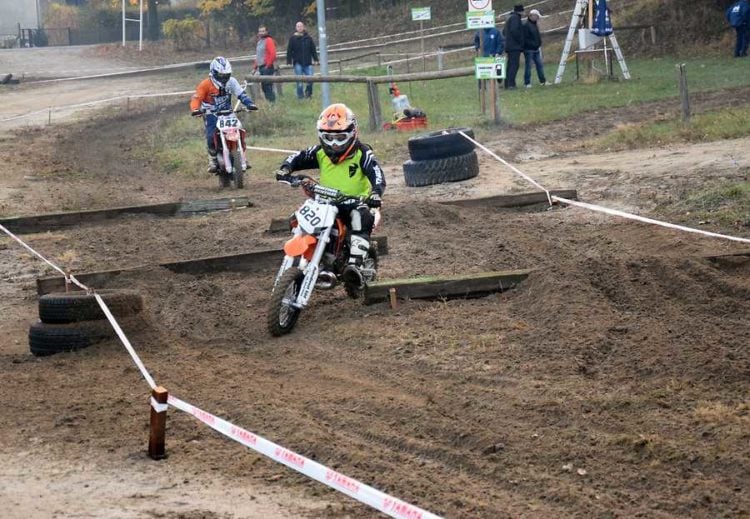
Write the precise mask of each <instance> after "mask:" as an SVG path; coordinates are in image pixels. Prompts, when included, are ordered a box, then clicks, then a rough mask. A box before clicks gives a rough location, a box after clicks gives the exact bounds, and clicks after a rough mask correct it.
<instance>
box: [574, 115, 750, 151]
mask: <svg viewBox="0 0 750 519" xmlns="http://www.w3.org/2000/svg"><path fill="white" fill-rule="evenodd" d="M747 135H750V105H744V106H741V107H737V108H726V109H723V110H718V111H716V112H710V113H705V114H701V115H697V116H694V117H692V118H691V120H690V121H689V122H687V123H683V122H682V121H681V120H678V119H673V120H669V121H661V122H656V123H646V124H632V125H627V126H623V127H621V128H618V129H616V130H614V131H612V132H610V133H609V134H607V135H606V136H604V137H601V138H599V139H594V140H592V141H590V143H589V144H587V146H588V145H591V146H593V147H596V148H597V149H607V150H614V151H617V150H625V149H638V148H647V147H654V146H663V145H665V144H673V143H686V142H705V141H716V140H721V139H736V138H739V137H745V136H747Z"/></svg>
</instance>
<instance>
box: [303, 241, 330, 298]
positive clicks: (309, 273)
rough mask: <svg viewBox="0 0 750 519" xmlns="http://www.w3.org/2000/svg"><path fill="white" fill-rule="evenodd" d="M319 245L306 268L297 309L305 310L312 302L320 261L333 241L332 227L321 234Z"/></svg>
mask: <svg viewBox="0 0 750 519" xmlns="http://www.w3.org/2000/svg"><path fill="white" fill-rule="evenodd" d="M317 238H318V244H317V246H316V247H315V252H314V253H313V257H312V259H311V260H310V263H308V264H307V267H306V268H305V279H303V280H302V286H301V287H300V290H299V294H298V295H297V300H296V301H295V302H294V306H295V308H300V309H301V308H304V307H305V306H307V303H308V302H309V301H310V297H311V296H312V291H313V289H314V288H315V283H317V281H318V274H320V260H321V259H322V258H323V253H324V252H325V250H326V247H327V246H328V242H329V241H330V239H331V227H328V228H327V229H326V230H325V231H323V232H322V233H320V234H319V235H318V236H317Z"/></svg>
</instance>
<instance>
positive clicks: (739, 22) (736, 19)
mask: <svg viewBox="0 0 750 519" xmlns="http://www.w3.org/2000/svg"><path fill="white" fill-rule="evenodd" d="M726 16H727V21H728V22H729V25H731V26H732V27H734V30H735V31H737V41H736V43H735V46H734V57H735V58H739V57H741V56H747V47H748V43H750V40H748V28H749V27H750V4H748V2H747V0H739V2H735V3H733V4H732V5H730V6H729V8H728V9H727V12H726Z"/></svg>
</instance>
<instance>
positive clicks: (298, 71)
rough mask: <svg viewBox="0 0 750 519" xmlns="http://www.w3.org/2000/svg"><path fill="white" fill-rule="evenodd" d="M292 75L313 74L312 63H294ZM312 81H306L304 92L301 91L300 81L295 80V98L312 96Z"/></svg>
mask: <svg viewBox="0 0 750 519" xmlns="http://www.w3.org/2000/svg"><path fill="white" fill-rule="evenodd" d="M294 75H295V76H312V75H313V66H312V65H302V64H300V63H295V64H294ZM312 85H313V84H312V83H306V86H305V91H304V94H303V92H302V83H301V82H300V81H298V82H297V99H302V98H304V97H310V96H312Z"/></svg>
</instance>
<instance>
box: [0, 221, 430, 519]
mask: <svg viewBox="0 0 750 519" xmlns="http://www.w3.org/2000/svg"><path fill="white" fill-rule="evenodd" d="M0 230H2V231H3V232H5V233H6V234H7V235H8V236H10V237H11V238H13V239H14V240H15V241H17V242H18V243H19V244H21V245H22V246H23V247H24V248H25V249H27V250H28V251H29V252H31V253H32V254H34V255H35V256H37V257H38V258H39V259H41V260H42V261H44V262H45V263H47V264H48V265H49V266H51V267H52V268H54V269H55V270H56V271H58V272H60V273H61V274H62V275H63V276H65V279H66V280H68V279H70V280H71V281H73V282H75V283H76V285H78V286H79V287H81V288H82V289H84V290H86V291H88V292H92V291H91V289H89V288H88V287H87V286H86V285H84V284H82V283H80V282H78V281H77V280H76V279H75V278H74V277H73V276H71V275H68V274H66V273H65V271H64V270H63V269H61V268H60V267H58V266H57V265H55V264H54V263H52V262H51V261H49V260H48V259H47V258H45V257H44V256H42V255H41V254H40V253H38V252H37V251H35V250H34V249H32V248H31V247H30V246H29V245H27V244H26V243H24V242H23V241H22V240H21V239H20V238H18V237H17V236H16V235H15V234H13V233H12V232H10V231H9V230H8V229H6V228H5V227H4V226H2V225H0ZM93 294H94V297H95V298H96V302H97V303H98V304H99V306H100V307H101V309H102V311H103V312H104V315H105V316H106V318H107V320H108V321H109V324H110V325H111V326H112V328H113V329H114V330H115V333H117V336H118V337H119V339H120V342H122V344H123V345H124V346H125V349H126V350H127V351H128V353H129V354H130V357H131V358H132V359H133V362H134V363H135V365H136V366H137V367H138V369H139V370H140V372H141V375H142V376H143V378H144V379H145V380H146V382H147V383H148V385H149V386H150V387H151V389H155V388H156V382H155V381H154V379H153V377H152V376H151V374H150V373H149V372H148V370H147V369H146V366H145V365H144V364H143V361H142V360H141V358H140V357H139V356H138V354H137V353H136V351H135V348H133V345H132V344H131V343H130V341H129V340H128V338H127V336H126V335H125V333H124V332H123V331H122V328H120V325H119V323H118V322H117V320H116V319H115V317H114V316H113V315H112V312H110V310H109V307H107V305H106V303H105V302H104V300H103V299H102V297H101V296H100V295H99V294H97V293H96V292H93ZM150 402H151V407H152V408H153V409H154V410H155V411H156V412H157V413H163V412H165V411H166V410H167V408H168V405H167V404H161V403H159V402H157V401H156V399H154V397H151V401H150ZM168 403H169V404H172V405H173V406H174V407H175V408H177V409H179V410H181V411H184V412H186V413H188V414H191V415H193V416H194V417H196V418H197V419H198V420H200V421H201V422H203V423H205V424H206V425H208V426H209V427H211V428H212V429H214V430H216V431H218V432H220V433H222V434H223V435H225V436H227V437H228V438H231V439H233V440H235V441H238V442H239V443H241V444H243V445H245V446H246V447H249V448H250V449H253V450H254V451H256V452H258V453H260V454H263V455H264V456H267V457H269V458H271V459H272V460H274V461H276V462H278V463H281V464H283V465H286V466H287V467H289V468H291V469H294V470H296V471H297V472H299V473H301V474H304V475H306V476H308V477H310V478H312V479H314V480H316V481H318V482H320V483H323V484H324V485H327V486H329V487H331V488H332V489H334V490H337V491H339V492H341V493H343V494H346V495H348V496H349V497H351V498H352V499H355V500H357V501H359V502H360V503H363V504H365V505H368V506H371V507H372V508H375V509H376V510H379V511H381V512H383V513H385V514H388V515H389V516H391V517H396V518H401V519H439V517H440V516H437V515H435V514H433V513H430V512H427V511H426V510H423V509H421V508H419V507H417V506H414V505H411V504H409V503H406V502H405V501H401V500H400V499H397V498H395V497H393V496H390V495H388V494H386V493H384V492H381V491H380V490H377V489H375V488H373V487H371V486H369V485H366V484H364V483H362V482H361V481H358V480H356V479H353V478H350V477H348V476H345V475H343V474H341V473H339V472H336V471H335V470H332V469H329V468H328V467H326V466H325V465H321V464H320V463H318V462H316V461H313V460H311V459H309V458H306V457H304V456H302V455H300V454H297V453H296V452H293V451H290V450H288V449H285V448H284V447H282V446H281V445H278V444H276V443H273V442H272V441H269V440H266V439H265V438H263V437H261V436H258V435H256V434H255V433H252V432H250V431H248V430H246V429H243V428H241V427H237V426H236V425H234V424H232V423H230V422H227V421H226V420H223V419H222V418H219V417H218V416H215V415H213V414H211V413H209V412H207V411H204V410H202V409H200V408H198V407H195V406H194V405H192V404H189V403H188V402H185V401H183V400H180V399H179V398H176V397H174V396H172V395H169V397H168Z"/></svg>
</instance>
